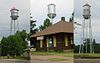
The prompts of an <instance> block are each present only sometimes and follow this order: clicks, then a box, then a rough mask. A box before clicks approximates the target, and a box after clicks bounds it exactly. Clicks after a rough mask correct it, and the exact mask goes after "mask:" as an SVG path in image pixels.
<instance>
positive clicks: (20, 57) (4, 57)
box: [0, 56, 26, 60]
mask: <svg viewBox="0 0 100 63" xmlns="http://www.w3.org/2000/svg"><path fill="white" fill-rule="evenodd" d="M0 58H1V59H18V60H26V58H25V57H22V56H16V57H15V58H13V57H12V56H10V57H9V58H7V56H2V57H0Z"/></svg>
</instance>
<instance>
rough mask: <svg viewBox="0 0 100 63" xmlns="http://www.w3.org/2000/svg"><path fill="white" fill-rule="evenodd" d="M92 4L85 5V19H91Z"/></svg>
mask: <svg viewBox="0 0 100 63" xmlns="http://www.w3.org/2000/svg"><path fill="white" fill-rule="evenodd" d="M90 7H91V6H90V5H89V4H85V5H84V6H83V17H84V19H89V18H90V16H91V14H90Z"/></svg>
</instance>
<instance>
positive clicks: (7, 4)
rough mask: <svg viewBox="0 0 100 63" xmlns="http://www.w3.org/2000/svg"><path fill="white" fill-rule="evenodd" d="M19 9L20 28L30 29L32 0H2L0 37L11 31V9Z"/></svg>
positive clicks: (0, 7) (0, 2) (0, 5)
mask: <svg viewBox="0 0 100 63" xmlns="http://www.w3.org/2000/svg"><path fill="white" fill-rule="evenodd" d="M13 7H15V8H17V9H19V18H18V21H19V29H20V30H22V29H25V30H27V31H28V30H29V23H30V16H29V15H30V0H0V39H1V38H2V37H3V36H8V35H9V33H10V22H11V18H10V15H11V14H10V9H11V8H13Z"/></svg>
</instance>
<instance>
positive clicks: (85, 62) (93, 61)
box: [74, 59, 100, 63]
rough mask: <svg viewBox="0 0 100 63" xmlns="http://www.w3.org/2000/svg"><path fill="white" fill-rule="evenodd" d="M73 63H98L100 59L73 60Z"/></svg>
mask: <svg viewBox="0 0 100 63" xmlns="http://www.w3.org/2000/svg"><path fill="white" fill-rule="evenodd" d="M74 63H100V59H75V60H74Z"/></svg>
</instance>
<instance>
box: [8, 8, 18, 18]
mask: <svg viewBox="0 0 100 63" xmlns="http://www.w3.org/2000/svg"><path fill="white" fill-rule="evenodd" d="M18 11H19V10H18V9H16V8H12V9H11V10H10V12H11V16H10V17H11V19H12V20H17V18H18V17H19V16H18Z"/></svg>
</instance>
